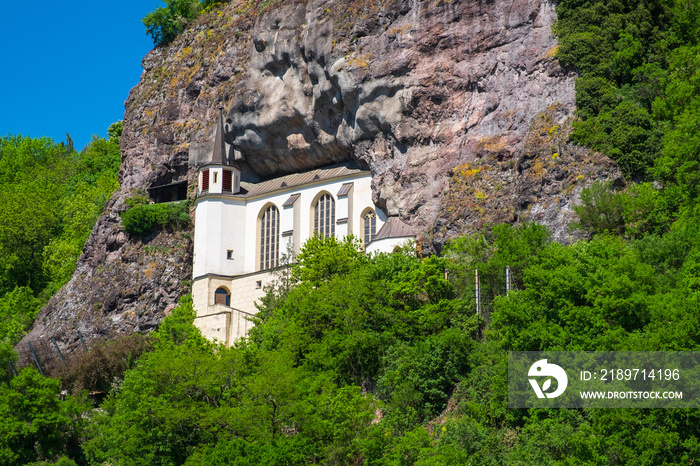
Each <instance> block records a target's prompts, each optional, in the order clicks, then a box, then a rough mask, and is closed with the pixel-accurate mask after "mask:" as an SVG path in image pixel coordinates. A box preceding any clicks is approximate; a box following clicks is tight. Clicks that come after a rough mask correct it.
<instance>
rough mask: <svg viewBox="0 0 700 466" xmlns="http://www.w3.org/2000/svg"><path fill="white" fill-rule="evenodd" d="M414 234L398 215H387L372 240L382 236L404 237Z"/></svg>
mask: <svg viewBox="0 0 700 466" xmlns="http://www.w3.org/2000/svg"><path fill="white" fill-rule="evenodd" d="M412 236H415V235H414V234H413V231H412V230H411V227H410V226H408V225H406V224H405V223H403V222H402V221H401V219H400V218H399V217H389V218H387V219H386V222H385V223H384V225H383V226H382V227H381V228H380V229H379V231H378V232H377V236H375V237H374V238H372V241H377V240H380V239H384V238H406V237H412Z"/></svg>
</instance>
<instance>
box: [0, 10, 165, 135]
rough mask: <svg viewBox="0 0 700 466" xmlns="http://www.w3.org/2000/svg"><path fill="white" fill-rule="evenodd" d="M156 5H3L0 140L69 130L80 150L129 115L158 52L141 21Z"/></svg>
mask: <svg viewBox="0 0 700 466" xmlns="http://www.w3.org/2000/svg"><path fill="white" fill-rule="evenodd" d="M158 6H163V3H161V2H159V1H157V0H121V1H119V2H113V3H110V2H100V1H90V2H87V1H83V0H75V1H71V0H67V1H64V2H58V1H55V0H53V1H46V0H37V1H34V2H18V1H12V2H4V4H3V7H2V10H0V50H1V51H2V55H3V57H4V58H3V59H2V61H1V63H2V64H1V65H0V90H2V95H1V96H0V136H2V137H4V136H7V135H8V134H22V135H25V136H31V137H40V136H48V137H50V138H52V139H54V140H55V141H57V142H61V141H65V140H66V133H70V135H71V138H72V139H73V141H74V144H75V147H76V149H82V148H83V147H84V146H85V145H86V144H87V143H88V142H89V141H90V138H91V135H93V134H96V135H98V136H101V137H106V136H107V128H108V127H109V125H110V124H112V123H114V122H115V121H118V120H121V119H122V118H123V116H124V101H125V100H126V98H127V96H128V94H129V90H130V89H131V88H132V87H133V86H135V85H136V84H137V83H138V81H139V78H140V76H141V70H142V68H141V59H142V58H143V57H144V56H145V55H146V54H147V53H148V52H149V51H150V50H151V49H152V48H153V41H152V40H151V38H150V37H149V36H147V35H146V33H145V29H144V27H143V24H142V23H141V19H142V18H143V17H144V16H146V14H148V13H149V12H151V11H153V10H154V9H155V8H156V7H158Z"/></svg>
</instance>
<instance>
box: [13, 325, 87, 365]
mask: <svg viewBox="0 0 700 466" xmlns="http://www.w3.org/2000/svg"><path fill="white" fill-rule="evenodd" d="M62 337H64V338H62V339H61V340H62V341H66V340H73V341H76V342H77V345H75V347H73V348H68V347H66V346H64V349H63V351H62V350H61V348H60V346H59V343H58V341H57V340H56V338H55V337H54V336H51V337H46V338H41V339H36V340H31V341H25V342H22V343H20V344H19V345H18V346H17V347H15V349H16V350H17V353H18V358H17V362H16V363H13V362H12V361H5V364H4V365H5V370H6V371H7V373H8V375H10V376H16V375H17V373H18V372H19V371H20V370H21V369H22V368H24V367H28V366H33V367H36V369H37V370H38V371H39V373H41V375H44V376H51V375H55V374H57V373H59V372H60V371H62V370H63V369H66V368H68V366H69V365H70V362H71V360H72V359H73V358H74V357H75V356H76V355H77V354H79V352H87V351H88V346H87V345H86V343H85V340H84V339H83V335H82V334H81V333H80V331H79V330H76V332H75V334H74V335H62ZM65 337H71V338H68V339H66V338H65ZM73 337H74V338H73Z"/></svg>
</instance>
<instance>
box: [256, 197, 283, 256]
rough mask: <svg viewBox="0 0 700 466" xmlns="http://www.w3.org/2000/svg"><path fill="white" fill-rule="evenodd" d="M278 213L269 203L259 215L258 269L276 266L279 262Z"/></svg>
mask: <svg viewBox="0 0 700 466" xmlns="http://www.w3.org/2000/svg"><path fill="white" fill-rule="evenodd" d="M279 236H280V213H279V210H277V207H275V206H274V205H271V206H270V207H268V208H267V209H265V211H264V212H263V214H262V216H261V217H260V270H267V269H272V268H275V267H277V265H278V262H279V253H280V251H279Z"/></svg>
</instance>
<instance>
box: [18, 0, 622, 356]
mask: <svg viewBox="0 0 700 466" xmlns="http://www.w3.org/2000/svg"><path fill="white" fill-rule="evenodd" d="M264 5H265V7H264V9H261V8H262V6H257V4H256V2H255V1H254V0H249V1H235V0H234V1H233V2H231V3H230V4H227V5H224V6H223V7H220V9H216V10H213V11H211V12H209V13H206V14H204V15H202V16H200V17H199V18H198V19H197V20H195V21H194V22H193V23H192V24H191V25H190V27H189V28H188V30H187V31H185V32H184V33H183V34H182V35H181V36H180V37H179V38H178V39H177V40H176V41H175V42H174V43H173V44H171V45H169V46H167V47H158V48H156V49H154V50H153V51H152V52H150V53H149V54H148V55H147V56H146V58H145V59H144V60H143V67H144V73H143V75H142V77H141V82H140V83H139V84H138V85H137V86H136V87H135V88H134V89H132V91H131V93H130V95H129V98H128V100H127V102H126V114H125V116H124V133H123V136H122V157H123V162H122V169H121V173H120V181H121V189H120V191H119V192H117V193H116V194H115V195H114V197H113V198H112V200H111V201H110V202H109V204H108V206H107V208H106V210H105V213H104V215H103V217H102V218H101V219H100V221H99V222H98V224H97V226H96V227H95V229H94V231H93V234H92V236H91V238H90V240H89V241H88V244H87V245H86V248H85V251H84V254H83V257H82V258H81V259H80V262H79V264H78V268H77V270H76V272H75V275H74V277H73V279H72V280H71V282H70V283H69V284H68V285H66V286H65V287H64V288H63V289H62V290H61V291H60V292H59V293H58V294H57V295H56V296H54V298H53V299H52V300H51V301H50V303H49V305H48V306H47V307H46V308H44V309H43V310H42V312H41V313H40V315H39V318H38V319H37V324H36V326H35V328H34V330H33V331H32V333H31V334H30V335H29V336H28V338H38V337H40V336H41V335H56V336H57V337H59V338H61V335H63V334H66V335H67V334H69V333H70V331H71V330H73V329H75V328H80V329H81V331H82V332H83V334H84V335H87V336H88V337H95V336H97V335H98V334H100V332H104V331H105V330H109V331H110V333H111V334H114V333H118V332H131V331H140V330H145V329H149V328H152V327H153V326H155V325H157V324H158V323H159V322H160V320H161V319H162V317H163V315H164V313H165V312H167V311H168V310H169V309H171V308H172V307H173V306H174V305H175V302H176V299H177V297H178V296H179V295H180V294H181V293H183V292H187V286H188V281H189V280H190V279H191V277H190V275H191V250H192V247H191V246H192V243H191V236H190V233H188V232H187V231H180V232H168V231H163V232H160V233H158V234H157V235H154V236H153V237H150V238H130V237H128V236H127V235H126V234H125V233H124V232H123V231H122V228H121V226H120V220H119V212H122V211H123V210H125V209H126V206H125V203H124V201H125V199H127V198H129V197H131V196H134V195H137V194H139V193H141V194H143V193H145V192H147V190H148V188H150V187H153V186H159V185H164V184H168V183H173V182H178V181H187V182H188V183H189V185H190V191H189V192H190V193H189V196H190V197H192V195H193V194H192V186H193V183H192V182H193V178H194V174H196V170H195V168H196V166H197V165H198V164H201V163H203V162H205V161H207V160H208V159H207V158H208V157H209V152H210V149H211V145H212V140H213V128H214V123H215V120H216V114H217V109H218V107H219V106H223V107H224V109H225V114H226V132H227V133H226V140H227V142H228V143H229V144H230V148H231V151H230V154H229V157H230V158H231V159H232V160H234V159H235V160H236V161H237V163H238V164H239V166H241V167H242V168H243V172H244V178H247V179H248V180H251V181H255V180H261V179H265V178H268V177H272V176H277V175H281V174H285V173H291V172H295V171H301V170H307V169H311V168H314V167H318V166H322V165H326V164H330V163H334V162H339V161H344V160H349V159H355V160H357V161H358V162H359V163H360V164H361V165H362V166H365V167H368V168H369V169H370V170H371V171H372V174H373V177H374V179H373V191H374V197H375V203H376V204H377V205H379V206H380V207H381V208H383V209H384V210H386V212H387V213H388V214H389V215H398V216H400V217H401V218H402V219H403V220H404V221H405V222H406V223H408V224H410V225H412V226H413V228H414V231H415V232H416V233H417V234H418V235H419V238H420V239H421V241H422V242H423V244H424V250H428V251H429V250H431V249H433V250H439V249H440V248H441V245H442V244H443V243H444V241H445V240H446V239H448V238H449V237H451V236H454V235H456V234H461V233H464V232H468V231H473V230H474V229H476V228H480V227H482V226H484V225H487V224H488V223H490V222H496V221H509V222H516V221H523V220H530V219H532V220H538V221H543V222H545V223H547V224H548V225H549V226H550V227H551V228H552V230H553V231H554V234H555V237H557V238H558V239H561V240H566V239H567V238H568V235H569V232H568V229H567V225H568V223H569V222H570V214H571V210H570V206H571V204H572V202H575V199H576V196H577V195H578V193H579V192H580V189H581V187H582V186H584V185H586V184H589V183H590V182H592V181H593V180H595V179H602V178H612V179H619V178H620V174H619V171H618V170H617V168H616V167H615V166H614V165H613V164H612V163H611V162H609V161H608V160H607V159H605V158H604V157H602V156H599V155H596V154H591V153H588V151H586V150H584V149H581V148H576V147H571V146H570V145H569V144H568V143H567V142H566V135H567V131H568V129H567V128H568V125H569V120H570V118H571V114H572V112H573V105H574V77H575V76H574V75H573V74H572V73H571V72H567V71H565V70H562V69H561V68H560V67H559V65H558V63H557V61H556V60H555V59H554V54H555V52H556V39H555V37H554V36H553V35H552V32H551V31H552V25H553V23H554V21H555V9H554V8H555V5H554V2H551V1H547V0H483V1H467V0H462V1H459V0H450V1H447V0H405V1H402V0H354V1H351V2H350V3H348V2H346V1H340V0H309V1H308V2H306V1H298V0H297V1H286V2H280V1H274V0H273V1H271V2H265V4H264ZM61 341H62V342H63V344H64V345H68V346H70V344H71V341H72V337H71V336H66V337H62V340H61Z"/></svg>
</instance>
